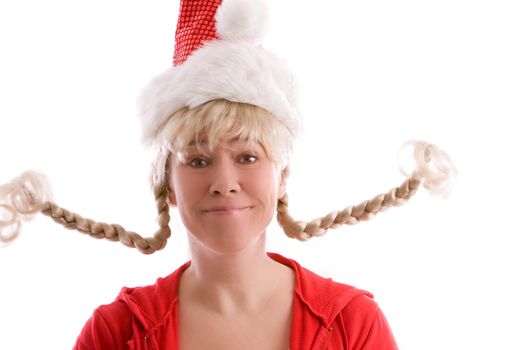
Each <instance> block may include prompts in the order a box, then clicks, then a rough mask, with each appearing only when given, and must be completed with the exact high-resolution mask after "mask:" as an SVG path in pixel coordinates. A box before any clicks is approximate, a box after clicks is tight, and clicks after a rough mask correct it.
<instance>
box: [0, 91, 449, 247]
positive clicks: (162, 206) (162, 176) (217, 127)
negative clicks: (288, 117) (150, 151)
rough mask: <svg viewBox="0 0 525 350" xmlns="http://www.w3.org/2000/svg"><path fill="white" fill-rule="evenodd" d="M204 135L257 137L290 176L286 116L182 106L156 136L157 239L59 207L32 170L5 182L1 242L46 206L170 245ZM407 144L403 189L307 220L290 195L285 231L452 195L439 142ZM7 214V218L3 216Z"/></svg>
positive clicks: (139, 241) (100, 231) (89, 227)
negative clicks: (182, 160)
mask: <svg viewBox="0 0 525 350" xmlns="http://www.w3.org/2000/svg"><path fill="white" fill-rule="evenodd" d="M203 134H205V135H206V138H207V141H208V144H207V149H213V148H214V147H216V146H217V145H218V144H219V143H220V142H221V140H224V139H230V138H240V139H245V140H249V141H255V142H258V143H260V144H261V146H262V147H263V148H264V150H265V151H266V153H267V155H268V157H269V158H270V159H271V160H272V161H273V162H274V163H275V164H276V166H278V167H279V168H280V169H281V170H282V171H283V172H284V176H287V175H288V161H289V157H290V154H291V152H292V143H293V137H292V134H291V132H290V130H289V129H288V128H287V127H286V126H285V125H284V124H283V123H282V122H281V121H279V120H278V119H277V118H275V117H273V116H272V115H271V114H270V113H269V112H268V111H266V110H264V109H262V108H260V107H257V106H254V105H250V104H246V103H238V102H230V101H226V100H212V101H210V102H207V103H205V104H203V105H200V106H198V107H196V108H193V109H189V108H183V109H181V110H179V111H177V112H176V113H174V115H173V116H172V117H171V118H170V119H169V120H168V121H167V122H166V124H165V125H164V126H163V127H162V128H161V130H160V131H159V133H158V134H157V140H158V144H157V145H156V147H157V156H156V159H155V160H154V162H153V167H152V173H151V175H152V176H151V185H152V190H153V193H154V196H155V200H156V203H157V212H158V217H157V222H158V224H159V229H158V230H157V231H156V232H155V233H154V235H153V237H148V238H143V237H142V236H140V235H139V234H137V233H135V232H132V231H126V230H125V229H124V228H123V227H122V226H120V225H117V224H105V223H98V222H95V221H93V220H91V219H85V218H83V217H82V216H80V215H78V214H75V213H72V212H70V211H68V210H66V209H64V208H61V207H59V206H58V205H56V204H55V203H54V202H52V200H51V194H50V191H49V190H48V185H47V180H46V178H45V177H44V176H43V175H42V174H38V173H34V172H27V173H24V174H22V175H21V176H20V177H18V178H16V179H13V180H12V181H11V182H9V183H8V184H6V185H3V186H0V242H3V243H9V242H11V241H12V240H13V239H14V238H16V236H17V235H18V234H19V230H20V226H21V221H22V220H29V219H31V217H32V216H33V214H35V213H36V212H39V211H40V212H41V213H42V214H44V215H47V216H50V217H51V218H52V219H53V220H54V221H56V222H57V223H59V224H61V225H63V226H65V227H66V228H69V229H75V230H78V231H80V232H84V233H87V234H89V235H90V236H92V237H94V238H105V239H108V240H111V241H120V242H122V243H123V244H124V245H126V246H128V247H134V248H137V249H138V250H139V251H140V252H142V253H144V254H151V253H153V252H155V251H157V250H160V249H162V248H164V246H165V245H166V241H167V239H168V238H169V237H170V235H171V230H170V227H169V221H170V216H169V205H168V197H169V191H170V185H169V181H168V178H169V171H170V159H171V157H170V155H171V154H174V153H177V152H180V151H182V150H183V149H184V148H185V147H186V146H188V145H190V144H191V143H192V142H196V141H199V138H200V137H202V135H203ZM196 145H197V147H198V145H199V143H198V142H196ZM408 145H411V146H413V148H414V159H415V161H416V166H415V170H414V171H413V172H412V173H411V174H410V175H408V173H406V172H405V175H407V176H409V178H408V179H407V180H406V181H404V182H403V183H402V184H401V186H399V187H396V188H393V189H391V190H390V191H389V192H387V193H384V194H380V195H378V196H376V197H374V198H372V199H370V200H367V201H364V202H362V203H360V204H359V205H357V206H351V207H348V208H345V209H343V210H341V211H336V212H332V213H329V214H327V215H325V216H323V217H321V218H318V219H315V220H312V221H310V222H305V221H297V220H294V219H293V218H292V217H291V216H290V214H289V212H288V197H287V196H286V195H285V196H284V197H283V198H281V199H279V201H278V203H277V221H278V222H279V224H280V226H281V227H282V228H283V230H284V232H285V234H286V235H287V236H289V237H291V238H296V239H298V240H301V241H304V240H307V239H309V238H311V237H314V236H321V235H323V234H324V233H326V231H327V230H328V229H330V228H337V227H339V226H341V225H343V224H347V225H353V224H356V223H358V222H360V221H365V220H369V219H371V218H372V217H374V216H375V214H377V213H378V212H379V211H382V210H385V209H387V208H389V207H391V206H398V205H401V204H403V203H405V202H406V201H407V200H409V199H410V198H411V197H412V196H413V195H414V193H415V192H416V191H417V189H418V188H419V185H420V184H421V183H423V186H424V187H426V188H427V189H429V190H430V191H431V193H433V194H437V195H446V194H447V193H448V192H449V191H450V190H451V187H452V184H453V181H454V178H455V175H456V169H455V167H454V165H453V164H452V162H451V160H450V158H449V157H448V155H447V154H446V153H444V152H442V151H440V150H439V149H438V148H437V147H436V146H434V145H430V144H428V143H425V142H422V141H412V142H410V143H408ZM2 211H3V213H4V215H1V214H2ZM6 213H7V215H5V214H6ZM4 217H7V218H5V219H4Z"/></svg>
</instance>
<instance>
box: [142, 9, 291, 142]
mask: <svg viewBox="0 0 525 350" xmlns="http://www.w3.org/2000/svg"><path fill="white" fill-rule="evenodd" d="M267 21H268V10H267V7H266V5H265V1H264V0H222V1H221V0H181V4H180V12H179V21H178V24H177V30H176V35H175V54H174V56H173V67H171V68H169V69H168V70H167V71H165V72H164V73H162V74H160V75H158V76H157V77H155V78H154V79H153V80H152V81H151V82H150V83H149V85H148V86H146V88H145V89H144V90H143V92H142V94H141V96H140V98H139V113H140V118H141V122H142V139H143V141H144V142H145V143H146V144H149V145H151V144H155V143H156V140H157V135H158V133H159V131H160V130H161V129H162V127H163V126H164V125H165V123H166V121H167V120H168V119H169V118H170V117H171V116H172V115H173V113H175V112H176V111H177V110H179V109H181V108H183V107H189V108H193V107H197V106H199V105H201V104H203V103H206V102H208V101H211V100H214V99H226V100H229V101H232V102H243V103H249V104H253V105H256V106H259V107H262V108H264V109H266V110H267V111H269V112H270V113H272V115H274V116H275V117H276V118H278V119H279V120H281V121H282V122H283V123H284V124H285V125H286V126H287V127H288V128H289V129H290V131H291V132H292V134H293V135H296V133H297V129H298V117H297V111H296V109H297V107H296V97H295V94H296V93H295V89H296V84H295V77H294V75H293V74H292V72H291V71H290V70H289V68H288V66H287V64H286V62H285V61H284V60H282V59H281V58H279V57H277V56H275V55H274V54H272V53H271V52H269V51H267V50H265V49H264V48H263V47H262V46H261V45H260V42H261V40H262V38H263V36H264V32H265V29H266V26H267Z"/></svg>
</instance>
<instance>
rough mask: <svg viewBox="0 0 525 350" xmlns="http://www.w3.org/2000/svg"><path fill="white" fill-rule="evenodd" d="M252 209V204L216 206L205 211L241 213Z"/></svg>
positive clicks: (209, 212) (212, 213) (218, 213)
mask: <svg viewBox="0 0 525 350" xmlns="http://www.w3.org/2000/svg"><path fill="white" fill-rule="evenodd" d="M247 209H251V207H250V206H235V207H229V206H228V207H216V208H210V209H206V210H204V212H205V213H207V214H211V215H232V214H237V213H240V212H242V211H244V210H247Z"/></svg>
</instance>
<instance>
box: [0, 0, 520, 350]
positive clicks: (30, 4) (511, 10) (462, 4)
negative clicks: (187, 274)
mask: <svg viewBox="0 0 525 350" xmlns="http://www.w3.org/2000/svg"><path fill="white" fill-rule="evenodd" d="M272 3H274V5H275V4H277V6H274V7H273V10H274V11H273V12H274V16H273V22H274V24H273V27H272V30H271V31H270V32H269V35H268V36H267V38H266V40H265V42H264V43H265V46H266V47H267V48H270V49H272V50H273V51H274V52H277V53H278V54H280V55H282V56H284V57H286V58H287V59H288V61H289V62H290V64H291V65H292V66H293V68H294V69H295V70H296V71H297V74H298V76H299V79H300V84H301V88H302V104H301V106H302V109H303V115H304V118H305V122H304V125H305V126H304V132H303V134H302V137H301V139H300V140H299V141H298V144H297V149H296V153H295V158H294V161H293V164H292V175H291V177H290V179H289V189H288V193H289V196H290V201H291V204H290V206H291V211H292V213H293V215H294V216H295V217H296V218H297V219H313V218H316V217H318V216H320V215H324V214H325V213H327V212H330V211H333V210H336V209H342V208H344V207H345V206H348V205H353V204H358V203H359V202H361V201H363V200H365V199H369V198H372V197H373V196H375V195H376V194H379V193H382V192H386V191H388V190H389V189H390V188H392V187H394V186H397V185H398V184H400V183H401V182H402V181H403V180H404V178H403V176H402V175H400V174H399V172H398V171H397V163H396V155H397V150H398V148H399V146H401V144H402V143H403V142H404V141H406V140H409V139H423V140H427V141H429V142H431V143H434V144H436V145H438V146H439V147H440V148H442V149H444V150H445V151H447V152H448V153H449V154H450V155H451V157H452V158H453V159H454V160H455V162H456V165H457V167H458V169H459V172H460V176H459V178H458V181H457V184H456V188H455V191H454V192H453V194H452V195H451V197H450V198H449V199H448V200H440V199H436V198H433V197H430V196H429V195H428V194H427V193H426V192H424V191H421V192H420V193H418V194H417V195H416V197H415V198H414V199H413V200H412V201H410V202H409V203H407V204H406V205H405V206H403V207H401V208H393V209H390V210H389V211H387V212H384V213H381V214H379V215H378V216H377V217H376V218H375V219H374V220H372V221H371V222H367V223H361V224H359V225H357V226H353V227H344V228H340V229H338V230H333V231H330V232H329V233H328V234H327V235H326V236H324V237H322V238H317V239H313V240H311V241H309V242H307V243H301V242H298V241H292V240H290V239H288V238H286V237H285V236H284V234H283V233H281V232H280V230H279V228H278V227H277V225H272V226H271V227H270V229H269V232H268V236H269V248H268V249H269V250H271V251H276V252H280V253H281V254H284V255H286V256H288V257H291V258H294V259H296V260H298V261H299V262H300V263H302V264H303V265H304V266H305V267H307V268H310V269H312V270H314V271H315V272H317V273H319V274H321V275H324V276H330V277H332V278H334V279H336V280H339V281H342V282H346V283H349V284H352V285H355V286H358V287H360V288H363V289H367V290H370V291H371V292H373V293H374V295H375V297H376V300H377V301H378V303H379V304H380V306H381V307H382V309H383V311H384V312H385V314H386V315H387V318H388V319H389V322H390V325H391V327H392V329H393V331H394V333H395V335H396V338H397V341H398V343H399V346H400V348H401V349H406V350H421V349H425V350H430V349H447V350H448V349H525V338H524V337H523V334H524V331H525V318H524V312H525V301H524V299H523V295H525V284H524V282H523V279H524V277H523V276H524V272H523V270H524V266H525V254H524V250H525V239H524V238H523V236H524V233H525V230H524V228H523V226H524V225H523V221H522V218H523V207H524V197H525V190H524V185H523V179H524V177H525V171H524V170H523V169H524V167H523V164H522V163H523V160H524V157H523V152H524V150H525V141H524V140H523V132H524V131H525V128H524V127H523V126H522V119H523V117H524V116H525V98H524V97H525V68H524V67H525V65H524V63H523V62H525V47H524V43H525V40H524V39H525V21H524V20H523V18H525V11H524V8H523V5H522V2H520V1H510V0H499V1H483V0H481V1H480V0H477V1H473V0H470V1H469V0H453V1H452V0H442V1H425V0H423V1H422V0H419V1H414V0H413V1H409V0H399V1H385V0H383V1H380V0H372V1H366V2H364V1H359V2H358V1H337V0H324V1H322V2H320V1H316V2H313V1H299V0H294V1H290V0H286V1H283V0H281V1H272ZM177 11H178V3H177V2H176V1H161V0H150V1H129V0H128V1H116V0H114V1H108V0H105V1H101V0H93V1H89V2H77V1H59V0H48V1H35V0H28V1H17V2H14V1H5V2H2V4H1V5H0V33H1V34H0V35H1V41H0V50H1V54H0V183H4V182H7V181H9V180H10V179H11V178H13V177H15V176H16V175H18V174H19V173H21V172H22V171H24V170H26V169H37V170H41V171H43V172H45V173H46V174H47V175H48V176H49V177H50V179H51V182H52V184H53V188H54V194H55V199H56V201H57V202H58V203H59V204H60V205H62V206H64V207H66V208H68V209H70V210H73V211H75V212H78V213H81V214H82V215H84V216H86V217H90V218H94V219H97V220H100V221H105V222H117V223H120V224H122V225H123V226H124V227H126V228H128V229H131V230H136V231H138V232H141V233H143V234H145V235H149V234H150V233H151V232H153V231H154V230H155V229H156V226H155V217H156V216H155V204H154V201H153V197H152V195H151V194H150V192H149V186H148V181H147V177H148V171H149V161H150V158H149V157H150V154H149V153H148V152H147V151H145V150H144V149H143V148H142V146H141V144H140V142H139V124H138V120H137V118H136V113H135V98H136V95H137V93H138V92H139V91H140V89H141V87H142V86H143V85H144V84H145V83H146V82H147V81H148V80H149V79H150V78H151V77H153V76H154V75H155V74H157V73H160V72H161V71H163V70H164V69H165V68H167V67H169V66H170V64H171V55H172V43H173V36H174V28H175V23H176V17H177ZM173 216H174V219H173V224H172V228H173V231H174V236H173V237H172V238H171V239H170V241H169V244H168V246H167V247H166V248H165V249H164V250H163V251H160V252H158V253H156V254H154V255H152V256H143V255H141V254H140V253H138V252H137V251H135V250H132V249H129V248H126V247H124V246H122V245H121V244H119V243H112V242H107V241H98V240H95V239H92V238H90V237H87V236H84V235H82V234H80V233H77V232H74V231H68V230H66V229H63V228H62V227H60V226H58V225H56V224H55V223H53V222H52V221H51V220H50V219H49V218H47V217H44V216H38V217H37V218H36V219H35V220H34V221H33V222H31V223H29V224H26V225H25V227H24V230H23V233H22V235H21V236H20V238H19V239H18V240H17V241H16V242H15V243H14V244H12V245H10V246H8V247H7V248H5V249H2V250H0V349H3V350H14V349H67V348H71V347H72V345H73V343H74V341H75V338H76V336H77V335H78V333H79V331H80V329H81V327H82V326H83V324H84V322H85V321H86V320H87V319H88V318H89V316H90V314H91V312H92V311H93V309H94V308H95V307H97V306H98V305H100V304H103V303H109V302H111V301H112V300H113V299H114V297H115V296H116V295H117V294H118V292H119V290H120V288H121V287H122V286H136V285H144V284H149V283H152V282H154V280H155V279H156V278H157V277H160V276H164V275H166V274H168V273H170V272H171V271H173V270H174V269H175V268H177V267H178V266H179V265H180V264H181V263H183V262H184V261H186V260H187V259H188V253H187V247H186V241H185V234H184V231H183V227H182V225H181V223H180V221H179V220H178V218H177V217H176V214H175V212H174V213H173Z"/></svg>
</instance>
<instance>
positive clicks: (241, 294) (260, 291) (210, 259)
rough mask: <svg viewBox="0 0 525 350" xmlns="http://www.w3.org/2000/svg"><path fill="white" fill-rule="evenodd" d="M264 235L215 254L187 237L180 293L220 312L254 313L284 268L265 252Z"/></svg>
mask: <svg viewBox="0 0 525 350" xmlns="http://www.w3.org/2000/svg"><path fill="white" fill-rule="evenodd" d="M189 236H191V235H189ZM265 238H266V237H265V234H262V235H261V236H260V237H259V238H258V239H257V240H256V241H254V242H253V243H252V244H250V245H249V246H247V247H246V248H245V249H243V250H241V251H236V252H233V253H217V252H215V251H211V250H210V249H208V248H207V247H203V246H202V245H201V244H200V243H199V242H192V238H191V237H189V239H190V250H191V256H192V260H191V265H190V267H188V269H187V270H186V271H185V272H184V273H183V275H182V277H181V286H182V287H183V288H184V289H183V290H182V288H181V294H182V293H184V295H186V297H187V298H192V299H193V300H194V301H196V302H199V303H201V304H205V306H206V307H207V308H209V309H210V310H213V311H214V312H219V313H221V314H231V313H236V312H257V311H258V310H260V308H261V307H263V306H264V304H265V303H266V302H268V299H270V298H271V296H272V295H273V294H275V292H276V286H278V285H279V283H277V282H278V281H276V278H277V279H278V278H279V277H282V276H283V275H284V274H283V272H284V270H286V269H288V268H287V267H285V266H283V265H281V264H279V263H277V262H276V261H274V260H272V259H271V258H270V257H269V256H268V255H267V253H266V249H265Z"/></svg>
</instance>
